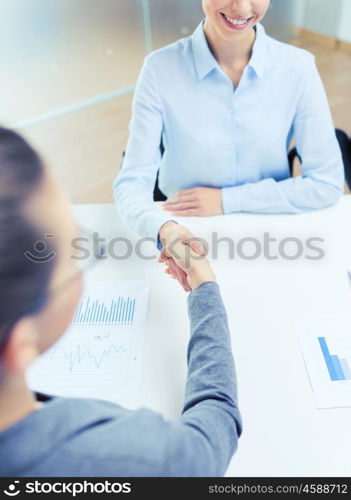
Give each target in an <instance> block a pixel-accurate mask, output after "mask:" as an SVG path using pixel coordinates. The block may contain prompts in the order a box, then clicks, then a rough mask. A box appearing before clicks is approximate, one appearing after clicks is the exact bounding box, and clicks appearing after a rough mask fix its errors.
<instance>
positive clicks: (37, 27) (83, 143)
mask: <svg viewBox="0 0 351 500" xmlns="http://www.w3.org/2000/svg"><path fill="white" fill-rule="evenodd" d="M202 18H203V13H202V9H201V0H176V1H175V0H127V1H126V0H100V1H99V2H98V1H97V0H60V2H57V1H55V0H0V19H1V30H0V54H1V62H2V74H1V79H0V96H1V97H0V99H1V104H0V122H1V123H2V124H4V125H8V126H14V127H16V128H17V129H18V130H20V131H21V132H22V133H24V135H25V136H26V137H27V138H28V139H30V140H31V141H32V142H33V143H34V144H35V145H36V146H37V147H38V148H39V150H40V151H41V152H42V154H44V157H46V159H47V160H48V161H49V162H50V164H51V166H53V168H54V169H55V171H56V173H57V175H58V177H59V178H60V180H61V181H62V182H63V184H64V185H65V187H66V189H67V190H68V193H69V196H70V199H71V201H72V202H75V203H98V202H102V203H103V202H110V201H111V200H112V191H111V184H112V181H113V178H114V177H115V175H116V173H117V171H118V168H119V164H120V160H121V152H122V151H123V149H124V147H125V144H126V141H127V137H128V122H129V118H130V106H131V100H132V95H133V88H134V85H135V82H136V79H137V76H138V72H139V70H140V67H141V64H142V61H143V58H144V57H145V55H146V54H147V53H149V52H150V51H151V50H154V49H157V48H158V47H161V46H163V45H165V44H168V43H170V42H172V41H174V40H176V39H177V38H180V37H184V36H188V35H190V34H191V33H192V31H193V30H194V28H195V27H196V26H197V24H198V23H199V22H200V20H201V19H202ZM264 25H265V27H266V30H267V32H268V33H269V34H270V35H272V36H273V37H276V38H278V39H280V40H283V41H285V42H287V43H292V44H294V45H296V46H299V47H303V48H306V49H307V50H310V51H311V52H312V53H314V54H315V55H316V58H317V63H318V66H319V70H320V72H321V75H322V78H323V81H324V84H325V86H326V89H327V93H328V97H329V102H330V105H331V108H332V113H333V118H334V122H335V126H336V127H339V128H343V129H344V130H345V131H347V132H348V134H350V133H351V98H350V88H351V29H350V26H351V0H333V2H330V1H328V0H272V1H271V8H270V11H269V13H268V14H267V16H266V18H265V20H264Z"/></svg>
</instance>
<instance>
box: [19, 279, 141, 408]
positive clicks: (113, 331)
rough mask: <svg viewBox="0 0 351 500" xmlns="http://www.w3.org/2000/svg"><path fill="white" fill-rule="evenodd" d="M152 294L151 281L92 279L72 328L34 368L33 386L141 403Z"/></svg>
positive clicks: (61, 393) (45, 390) (49, 391)
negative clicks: (101, 280) (142, 376)
mask: <svg viewBox="0 0 351 500" xmlns="http://www.w3.org/2000/svg"><path fill="white" fill-rule="evenodd" d="M148 297H149V285H148V283H147V282H145V281H123V282H99V283H94V284H91V285H90V284H89V285H87V286H86V289H85V290H84V293H83V296H82V298H81V301H80V303H79V304H78V307H77V309H76V312H75V315H74V318H73V321H72V324H71V326H70V328H69V329H68V331H67V332H66V333H65V334H64V335H63V337H61V338H60V339H59V340H58V342H56V343H55V344H54V345H53V346H52V347H51V348H50V349H49V350H48V351H46V352H45V353H44V354H43V355H41V356H40V357H39V358H38V359H37V360H36V361H35V362H34V363H33V365H32V366H31V367H30V368H29V370H28V372H27V380H28V383H29V386H30V388H31V389H32V390H34V391H37V392H42V393H45V394H50V395H56V396H66V397H83V398H97V399H104V400H109V401H114V402H118V403H119V402H135V401H137V399H138V397H139V392H140V385H141V369H142V356H143V345H144V331H145V324H146V316H147V308H148Z"/></svg>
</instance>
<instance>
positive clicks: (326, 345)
mask: <svg viewBox="0 0 351 500" xmlns="http://www.w3.org/2000/svg"><path fill="white" fill-rule="evenodd" d="M297 324H298V329H299V336H300V343H301V347H302V352H303V356H304V359H305V364H306V368H307V371H308V375H309V377H310V380H311V384H312V389H313V392H314V395H315V398H316V401H317V406H318V407H319V408H337V407H348V406H350V407H351V316H327V315H322V316H320V317H317V316H301V317H300V318H299V319H298V322H297Z"/></svg>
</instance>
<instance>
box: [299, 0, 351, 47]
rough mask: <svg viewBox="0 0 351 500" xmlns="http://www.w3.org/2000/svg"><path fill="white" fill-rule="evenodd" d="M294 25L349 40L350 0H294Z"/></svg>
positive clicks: (350, 25) (350, 27)
mask: <svg viewBox="0 0 351 500" xmlns="http://www.w3.org/2000/svg"><path fill="white" fill-rule="evenodd" d="M294 7H295V9H294V19H293V23H294V25H295V26H298V27H301V28H305V29H307V30H311V31H314V32H316V33H321V34H323V35H329V36H332V37H334V38H337V39H339V40H344V41H346V42H351V0H332V1H330V0H295V4H294Z"/></svg>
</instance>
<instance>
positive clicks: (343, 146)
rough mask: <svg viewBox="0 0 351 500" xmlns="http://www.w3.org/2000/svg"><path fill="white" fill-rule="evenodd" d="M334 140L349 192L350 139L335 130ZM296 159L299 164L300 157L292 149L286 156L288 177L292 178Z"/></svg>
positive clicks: (343, 133)
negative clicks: (340, 157) (336, 141)
mask: <svg viewBox="0 0 351 500" xmlns="http://www.w3.org/2000/svg"><path fill="white" fill-rule="evenodd" d="M335 134H336V138H337V139H338V143H339V146H340V150H341V155H342V159H343V163H344V169H345V179H346V183H347V185H348V187H349V189H350V190H351V138H350V139H349V138H348V136H347V134H346V132H344V131H343V130H341V129H338V128H337V129H335ZM295 158H298V159H299V160H300V162H301V157H300V155H299V154H298V152H297V149H296V147H294V148H293V149H292V150H291V151H290V152H289V154H288V160H289V168H290V175H291V177H292V176H293V167H294V160H295Z"/></svg>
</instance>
